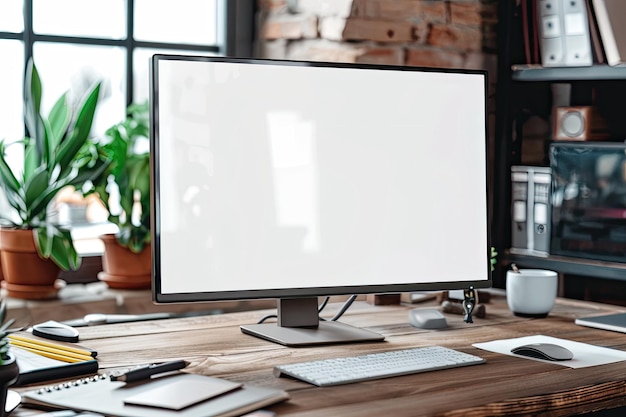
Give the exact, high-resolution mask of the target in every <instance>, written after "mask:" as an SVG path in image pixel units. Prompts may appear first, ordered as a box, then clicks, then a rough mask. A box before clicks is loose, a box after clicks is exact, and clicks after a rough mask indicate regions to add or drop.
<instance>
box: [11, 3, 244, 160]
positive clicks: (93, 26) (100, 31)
mask: <svg viewBox="0 0 626 417" xmlns="http://www.w3.org/2000/svg"><path fill="white" fill-rule="evenodd" d="M253 3H254V2H250V1H249V0H176V1H171V0H2V1H1V2H0V57H2V58H1V61H2V63H3V64H2V67H3V69H2V75H1V76H0V140H2V139H5V140H6V141H7V142H9V143H10V142H13V141H17V140H20V139H21V138H23V135H24V127H23V116H22V88H23V87H22V85H23V74H24V69H25V65H26V62H27V61H28V60H29V59H30V58H31V57H33V59H34V61H35V63H36V65H37V68H38V70H39V73H40V76H41V79H42V84H43V91H44V95H43V97H42V112H43V113H44V114H47V112H48V111H49V109H50V108H51V107H52V105H53V104H54V101H55V100H56V99H57V98H58V97H59V96H60V95H61V94H62V93H63V92H65V91H69V92H70V97H74V98H75V99H79V98H80V97H82V96H83V94H84V92H85V91H86V90H87V89H88V88H89V86H90V85H92V84H93V83H94V82H96V81H102V83H103V85H102V88H101V98H100V103H99V106H98V110H97V113H96V118H95V121H94V131H93V133H94V134H96V135H99V134H102V133H103V132H104V130H106V128H108V127H109V126H111V125H112V124H114V123H116V122H118V121H120V120H121V119H122V118H123V117H124V114H125V109H126V107H127V106H128V105H129V104H130V103H139V102H143V101H145V100H147V98H148V62H149V58H150V56H151V55H152V54H154V53H181V54H202V55H210V54H224V55H226V54H228V55H238V54H239V55H245V54H247V53H248V51H249V50H251V46H250V45H251V40H250V39H241V36H240V34H239V35H238V36H234V31H236V30H237V29H236V27H237V25H239V26H240V27H249V26H251V25H252V22H253V10H252V9H253V5H252V4H253ZM248 31H249V29H248ZM231 39H236V40H237V42H239V46H237V45H234V44H233V43H232V42H229V40H231ZM9 149H11V147H9Z"/></svg>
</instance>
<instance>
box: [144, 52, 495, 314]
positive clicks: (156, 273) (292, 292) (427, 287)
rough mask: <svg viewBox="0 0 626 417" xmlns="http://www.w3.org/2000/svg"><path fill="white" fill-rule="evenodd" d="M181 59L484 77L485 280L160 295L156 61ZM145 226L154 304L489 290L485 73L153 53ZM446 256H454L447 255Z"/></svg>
mask: <svg viewBox="0 0 626 417" xmlns="http://www.w3.org/2000/svg"><path fill="white" fill-rule="evenodd" d="M161 60H164V61H170V60H182V61H204V62H224V63H241V64H256V65H285V66H301V67H302V66H304V67H327V68H328V67H330V68H345V69H359V70H379V71H417V72H438V73H458V74H470V75H476V76H480V77H482V78H483V85H484V98H485V99H484V114H485V120H484V122H485V126H484V129H485V130H484V131H485V142H484V149H485V161H484V162H485V178H486V180H487V181H486V183H485V197H486V198H487V201H486V202H485V204H486V209H487V210H486V215H487V218H486V225H487V230H485V233H486V235H487V236H486V242H487V247H486V248H485V264H486V265H487V266H486V271H487V278H486V279H485V280H467V281H458V282H423V283H411V284H380V285H364V286H361V285H357V286H332V287H307V288H297V287H294V288H271V289H262V290H237V291H219V292H192V293H182V292H178V293H163V292H162V291H161V282H160V277H161V275H160V274H161V268H160V247H161V245H160V242H161V236H160V227H159V225H160V205H159V203H158V201H159V198H160V189H159V184H158V182H157V181H156V178H159V168H160V167H159V163H158V161H159V146H158V143H159V140H160V138H159V135H158V133H159V130H158V126H159V120H158V108H159V103H158V71H159V65H158V63H159V61H161ZM149 83H150V91H149V93H150V100H149V101H150V174H151V175H150V192H151V196H150V199H151V204H150V223H151V225H150V226H151V254H152V299H153V301H154V302H155V303H157V304H167V303H186V302H211V301H235V300H253V299H281V298H302V297H311V296H333V295H345V294H384V293H406V292H414V291H438V290H458V289H466V288H477V289H478V288H489V287H491V286H492V282H493V281H492V276H491V261H490V258H491V240H490V237H491V233H490V222H489V218H490V216H489V211H490V206H489V202H488V196H489V187H488V181H489V179H488V172H489V171H488V168H489V167H488V161H489V155H488V149H489V147H488V141H489V122H488V120H489V113H488V97H489V95H488V73H487V71H486V70H480V69H460V68H435V67H418V66H393V65H380V64H362V63H344V62H324V61H295V60H276V59H261V58H233V57H221V56H199V55H169V54H155V55H153V56H152V58H151V61H150V80H149ZM450 256H451V257H453V256H454V254H451V255H450Z"/></svg>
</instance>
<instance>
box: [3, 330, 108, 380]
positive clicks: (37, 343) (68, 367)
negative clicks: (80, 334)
mask: <svg viewBox="0 0 626 417" xmlns="http://www.w3.org/2000/svg"><path fill="white" fill-rule="evenodd" d="M8 338H9V343H10V344H11V352H13V353H14V354H15V356H16V358H17V363H18V366H19V369H20V373H19V376H18V379H17V381H16V382H15V384H14V385H15V386H22V385H27V384H32V383H36V382H43V381H51V380H54V379H60V378H69V377H73V376H78V375H88V374H92V373H95V372H97V371H98V361H97V360H96V356H97V355H98V352H96V351H94V350H91V349H87V348H84V347H82V346H78V345H69V344H62V343H56V342H49V341H47V340H42V339H39V338H36V337H32V336H30V335H28V334H11V335H9V337H8Z"/></svg>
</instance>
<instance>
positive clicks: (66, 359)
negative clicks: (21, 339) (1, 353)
mask: <svg viewBox="0 0 626 417" xmlns="http://www.w3.org/2000/svg"><path fill="white" fill-rule="evenodd" d="M11 344H13V342H11ZM15 346H16V347H19V348H20V349H24V350H27V351H29V352H33V353H36V354H37V355H41V356H45V357H46V358H50V359H56V360H58V361H63V362H68V363H76V362H85V361H86V360H92V361H93V360H95V359H94V358H92V357H91V356H89V359H79V358H73V357H71V356H65V355H60V354H58V353H53V352H46V351H45V350H38V349H32V348H29V347H26V346H20V345H15Z"/></svg>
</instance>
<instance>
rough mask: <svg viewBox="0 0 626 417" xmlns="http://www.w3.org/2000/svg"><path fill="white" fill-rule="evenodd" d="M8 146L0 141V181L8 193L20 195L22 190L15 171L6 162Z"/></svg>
mask: <svg viewBox="0 0 626 417" xmlns="http://www.w3.org/2000/svg"><path fill="white" fill-rule="evenodd" d="M5 154H6V145H5V144H4V140H1V141H0V180H2V183H3V184H4V186H5V188H6V189H7V190H8V191H11V192H14V193H18V192H19V189H20V183H19V181H18V180H17V178H16V177H15V175H13V171H12V170H11V167H10V166H9V164H8V163H7V161H6V157H5Z"/></svg>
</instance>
